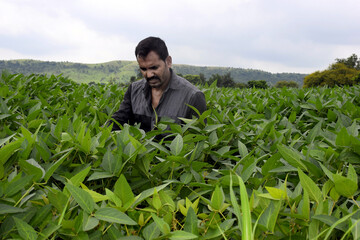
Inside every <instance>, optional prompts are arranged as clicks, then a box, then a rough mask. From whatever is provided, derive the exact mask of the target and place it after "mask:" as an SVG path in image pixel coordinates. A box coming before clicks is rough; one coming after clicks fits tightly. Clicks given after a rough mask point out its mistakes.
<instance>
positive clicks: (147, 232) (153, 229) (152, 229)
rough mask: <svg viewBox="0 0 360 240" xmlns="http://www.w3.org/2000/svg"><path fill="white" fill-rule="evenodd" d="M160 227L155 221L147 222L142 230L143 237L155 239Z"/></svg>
mask: <svg viewBox="0 0 360 240" xmlns="http://www.w3.org/2000/svg"><path fill="white" fill-rule="evenodd" d="M160 233H161V232H160V229H159V228H158V226H157V225H156V223H155V222H152V223H150V224H148V225H147V226H146V227H145V228H144V230H143V237H144V238H145V239H148V240H152V239H156V238H158V237H159V236H160Z"/></svg>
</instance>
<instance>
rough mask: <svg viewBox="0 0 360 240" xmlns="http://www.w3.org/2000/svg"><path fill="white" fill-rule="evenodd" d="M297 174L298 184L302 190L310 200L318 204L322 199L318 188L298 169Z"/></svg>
mask: <svg viewBox="0 0 360 240" xmlns="http://www.w3.org/2000/svg"><path fill="white" fill-rule="evenodd" d="M298 173H299V178H300V183H301V186H302V187H303V189H304V190H305V191H307V193H308V194H309V197H310V198H311V199H312V200H315V201H316V202H317V203H320V202H321V201H322V200H323V198H322V194H321V191H320V189H319V187H318V186H317V185H316V183H314V182H313V180H311V178H310V177H309V176H307V175H306V174H305V173H304V172H303V171H301V170H300V169H298Z"/></svg>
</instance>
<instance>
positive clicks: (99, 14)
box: [0, 0, 360, 72]
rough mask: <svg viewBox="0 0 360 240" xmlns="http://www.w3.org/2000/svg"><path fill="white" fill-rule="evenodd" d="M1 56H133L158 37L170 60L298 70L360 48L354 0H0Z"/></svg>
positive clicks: (357, 5) (78, 58)
mask: <svg viewBox="0 0 360 240" xmlns="http://www.w3.org/2000/svg"><path fill="white" fill-rule="evenodd" d="M0 9H1V10H2V11H1V12H2V14H1V15H0V47H1V52H0V53H2V54H1V56H2V59H10V58H12V59H14V58H17V57H29V58H33V59H41V60H54V61H55V60H61V61H77V62H103V61H110V60H135V57H134V56H133V55H134V53H133V52H134V48H135V46H136V44H137V43H138V41H140V40H141V39H143V38H145V37H147V36H149V35H153V36H160V37H161V38H163V39H164V40H165V41H166V42H167V45H168V48H169V51H170V53H171V55H172V56H173V59H174V62H177V63H183V64H195V65H213V66H214V65H216V66H229V67H245V68H253V69H261V70H267V71H272V72H283V71H292V72H304V71H309V72H311V71H314V70H319V69H321V68H323V67H327V66H328V65H329V64H330V63H332V62H333V61H334V60H335V58H345V57H348V56H350V55H351V54H353V53H357V54H360V53H359V52H356V51H358V49H359V44H358V42H360V32H359V31H356V26H358V25H360V18H358V17H357V15H358V13H357V12H358V9H360V1H357V0H328V1H325V0H319V1H310V0H303V1H288V0H274V1H267V0H242V1H240V0H228V1H220V0H207V1H205V0H197V1H193V0H178V1H167V0H154V1H146V0H132V1H120V0H104V1H98V0H73V1H71V0H63V1H60V0H52V1H46V0H1V1H0Z"/></svg>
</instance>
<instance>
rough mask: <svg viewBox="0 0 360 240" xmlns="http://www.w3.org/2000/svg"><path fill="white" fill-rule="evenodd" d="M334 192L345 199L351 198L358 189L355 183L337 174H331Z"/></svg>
mask: <svg viewBox="0 0 360 240" xmlns="http://www.w3.org/2000/svg"><path fill="white" fill-rule="evenodd" d="M333 179H334V184H335V190H336V192H338V193H339V194H340V195H342V196H345V197H348V198H349V197H352V196H353V195H354V194H355V192H356V191H357V189H358V186H357V182H354V181H353V180H351V179H349V178H346V177H343V176H341V175H339V174H333Z"/></svg>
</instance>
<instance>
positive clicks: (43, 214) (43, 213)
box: [30, 204, 53, 226]
mask: <svg viewBox="0 0 360 240" xmlns="http://www.w3.org/2000/svg"><path fill="white" fill-rule="evenodd" d="M52 208H53V206H52V205H51V204H47V205H44V206H43V207H41V208H40V209H39V210H38V211H37V212H36V215H35V216H34V217H33V219H31V222H30V224H31V225H32V226H40V225H41V224H42V223H43V222H44V221H45V219H46V218H47V217H48V216H49V215H52V214H51V210H52Z"/></svg>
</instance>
